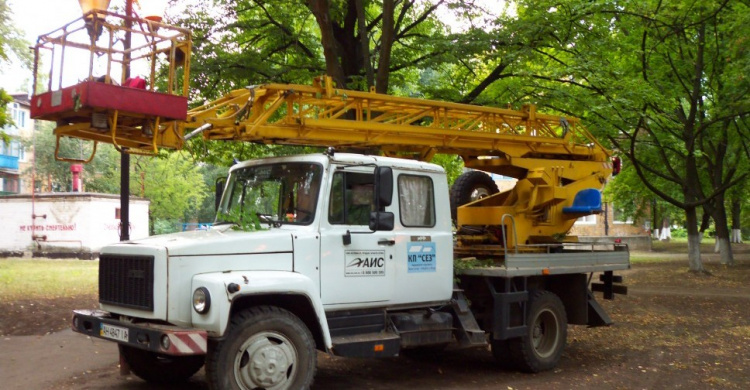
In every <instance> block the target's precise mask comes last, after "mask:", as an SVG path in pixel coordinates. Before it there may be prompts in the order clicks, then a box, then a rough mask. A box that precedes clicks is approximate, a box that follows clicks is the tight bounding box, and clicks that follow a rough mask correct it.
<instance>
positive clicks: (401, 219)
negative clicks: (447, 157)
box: [391, 171, 453, 304]
mask: <svg viewBox="0 0 750 390" xmlns="http://www.w3.org/2000/svg"><path fill="white" fill-rule="evenodd" d="M395 191H396V194H395V195H396V196H395V197H394V199H397V200H398V207H397V208H398V213H397V214H396V215H397V223H396V225H397V228H396V229H395V230H394V232H395V239H396V244H395V245H394V247H393V251H394V253H393V256H394V258H395V260H394V267H392V268H395V270H396V279H395V288H394V293H393V299H392V300H391V303H392V304H403V303H411V304H413V303H418V302H422V303H428V302H439V301H445V300H448V299H450V297H451V295H452V293H453V235H452V233H451V222H450V213H448V212H440V211H439V210H440V208H439V207H437V205H444V206H445V207H444V208H443V210H447V209H448V199H447V194H448V188H447V183H446V180H445V176H438V175H435V174H434V173H427V172H409V171H397V174H396V186H395ZM394 203H396V202H395V201H394Z"/></svg>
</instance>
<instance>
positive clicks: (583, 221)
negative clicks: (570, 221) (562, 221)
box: [575, 214, 596, 225]
mask: <svg viewBox="0 0 750 390" xmlns="http://www.w3.org/2000/svg"><path fill="white" fill-rule="evenodd" d="M575 224H576V225H595V224H596V214H591V215H587V216H585V217H581V218H578V219H577V220H576V223H575Z"/></svg>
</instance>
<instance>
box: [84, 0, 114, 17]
mask: <svg viewBox="0 0 750 390" xmlns="http://www.w3.org/2000/svg"><path fill="white" fill-rule="evenodd" d="M78 4H79V5H80V6H81V12H82V13H84V14H86V13H88V12H89V11H93V10H100V11H106V10H107V8H109V0H78Z"/></svg>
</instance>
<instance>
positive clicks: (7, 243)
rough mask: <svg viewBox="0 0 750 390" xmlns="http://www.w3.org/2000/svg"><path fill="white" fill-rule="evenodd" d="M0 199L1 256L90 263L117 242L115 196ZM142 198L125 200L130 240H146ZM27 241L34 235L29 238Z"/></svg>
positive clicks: (117, 204) (145, 211)
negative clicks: (100, 252)
mask: <svg viewBox="0 0 750 390" xmlns="http://www.w3.org/2000/svg"><path fill="white" fill-rule="evenodd" d="M33 203H34V205H33V207H34V211H33V213H35V214H36V215H37V216H46V217H39V218H36V219H35V220H34V221H32V198H31V195H15V196H5V197H0V216H2V217H1V218H0V255H2V254H5V255H6V256H8V255H11V256H18V255H19V254H20V255H28V254H29V253H31V255H33V256H35V257H36V256H45V257H78V258H95V257H96V255H97V254H98V252H99V250H100V249H101V247H102V246H105V245H108V244H111V243H114V242H117V241H120V234H119V226H120V220H119V218H117V210H118V209H119V208H120V197H119V195H110V194H93V193H53V194H37V195H36V196H35V199H34V201H33ZM148 206H149V201H148V200H146V199H136V198H131V200H130V238H131V239H138V238H144V237H148ZM32 236H35V237H36V239H34V238H33V237H32Z"/></svg>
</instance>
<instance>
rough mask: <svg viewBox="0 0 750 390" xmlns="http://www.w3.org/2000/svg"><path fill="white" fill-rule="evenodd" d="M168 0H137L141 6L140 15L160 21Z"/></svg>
mask: <svg viewBox="0 0 750 390" xmlns="http://www.w3.org/2000/svg"><path fill="white" fill-rule="evenodd" d="M168 2H169V0H138V5H139V6H140V7H141V17H143V18H144V19H148V20H150V21H152V22H157V23H160V22H161V21H162V18H163V15H164V10H166V9H167V3H168Z"/></svg>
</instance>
